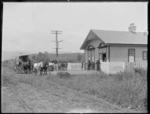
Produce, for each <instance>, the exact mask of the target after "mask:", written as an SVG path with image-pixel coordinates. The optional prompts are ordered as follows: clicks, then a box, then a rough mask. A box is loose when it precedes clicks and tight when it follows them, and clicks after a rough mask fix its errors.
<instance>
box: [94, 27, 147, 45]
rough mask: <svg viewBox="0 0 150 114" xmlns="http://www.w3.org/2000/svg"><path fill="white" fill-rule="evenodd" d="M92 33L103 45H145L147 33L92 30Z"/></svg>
mask: <svg viewBox="0 0 150 114" xmlns="http://www.w3.org/2000/svg"><path fill="white" fill-rule="evenodd" d="M92 31H93V32H94V33H95V34H96V35H97V36H98V37H99V38H100V39H102V40H103V41H104V42H105V43H117V44H147V33H144V32H136V33H131V32H129V31H110V30H93V29H92Z"/></svg>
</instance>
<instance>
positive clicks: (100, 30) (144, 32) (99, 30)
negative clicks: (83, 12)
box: [91, 29, 148, 33]
mask: <svg viewBox="0 0 150 114" xmlns="http://www.w3.org/2000/svg"><path fill="white" fill-rule="evenodd" d="M91 30H92V31H109V32H129V33H130V31H128V30H127V31H122V30H101V29H91ZM136 33H148V31H145V32H138V31H137V32H136Z"/></svg>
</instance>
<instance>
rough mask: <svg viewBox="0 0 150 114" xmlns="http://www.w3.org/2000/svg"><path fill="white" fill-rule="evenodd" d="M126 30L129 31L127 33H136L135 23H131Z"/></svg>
mask: <svg viewBox="0 0 150 114" xmlns="http://www.w3.org/2000/svg"><path fill="white" fill-rule="evenodd" d="M128 29H129V32H131V33H136V26H135V23H131V24H130V26H129V27H128Z"/></svg>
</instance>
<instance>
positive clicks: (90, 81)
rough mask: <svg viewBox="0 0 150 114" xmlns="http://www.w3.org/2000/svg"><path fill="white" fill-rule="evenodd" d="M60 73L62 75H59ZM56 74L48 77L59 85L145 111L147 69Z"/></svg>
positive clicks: (125, 106)
mask: <svg viewBox="0 0 150 114" xmlns="http://www.w3.org/2000/svg"><path fill="white" fill-rule="evenodd" d="M60 74H61V75H62V76H60ZM64 75H65V73H58V74H57V76H54V77H51V76H50V77H48V79H50V80H52V81H54V82H55V83H58V84H60V85H63V86H66V87H69V88H72V89H76V90H78V91H82V92H84V93H87V94H91V95H95V96H97V97H99V98H102V99H105V100H106V101H108V102H110V103H114V104H116V105H119V106H121V107H124V108H129V107H130V108H131V109H134V110H140V111H147V71H145V70H143V69H138V68H136V69H135V70H134V71H132V72H129V71H125V72H120V73H118V74H111V75H106V74H104V73H100V74H98V73H96V74H92V75H83V74H82V75H73V76H71V75H70V74H69V78H67V79H66V77H68V76H66V77H65V76H64Z"/></svg>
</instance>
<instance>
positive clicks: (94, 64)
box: [88, 59, 101, 71]
mask: <svg viewBox="0 0 150 114" xmlns="http://www.w3.org/2000/svg"><path fill="white" fill-rule="evenodd" d="M100 64H101V63H100V60H99V59H98V60H97V61H96V63H94V62H91V61H90V60H88V70H91V69H92V70H95V66H96V70H97V71H100V70H101V69H100Z"/></svg>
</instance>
